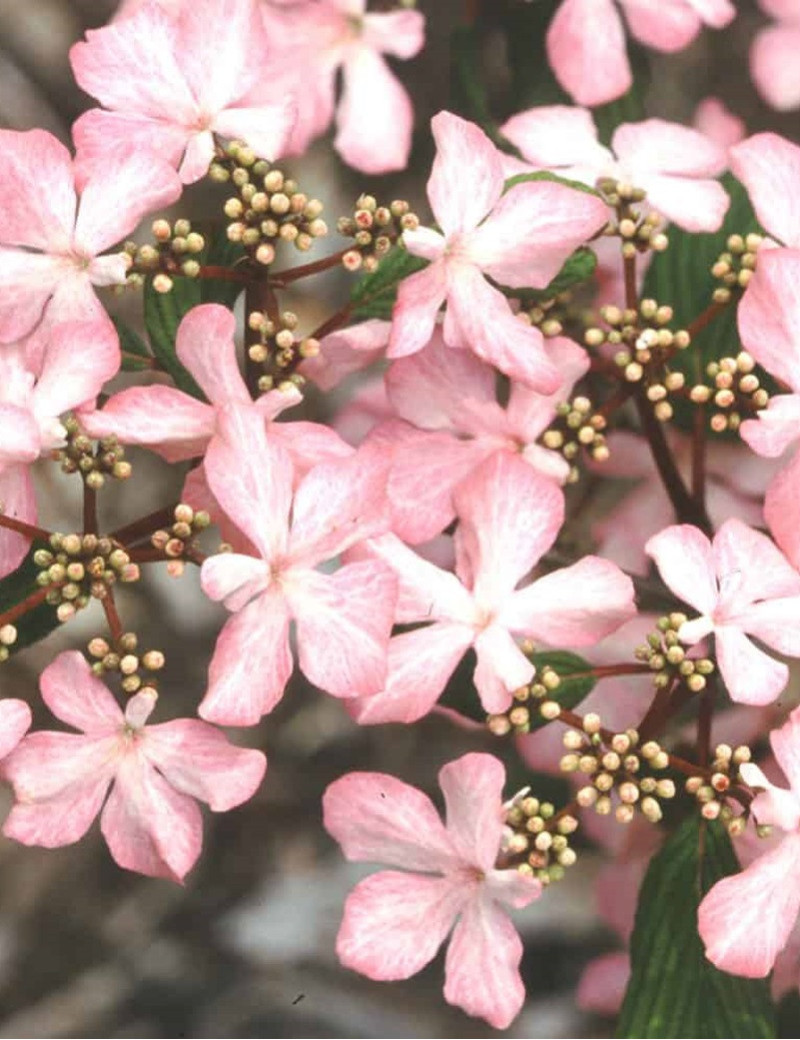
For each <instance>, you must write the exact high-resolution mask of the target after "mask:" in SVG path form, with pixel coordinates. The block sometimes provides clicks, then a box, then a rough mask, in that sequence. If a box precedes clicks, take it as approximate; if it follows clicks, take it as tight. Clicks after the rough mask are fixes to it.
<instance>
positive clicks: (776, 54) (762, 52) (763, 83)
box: [750, 25, 800, 112]
mask: <svg viewBox="0 0 800 1040" xmlns="http://www.w3.org/2000/svg"><path fill="white" fill-rule="evenodd" d="M798 48H800V26H797V25H768V26H766V27H765V28H763V29H762V30H761V31H760V32H758V33H756V36H755V38H754V40H753V43H752V45H751V47H750V77H751V79H752V80H753V83H754V84H755V87H756V90H757V91H758V92H759V94H760V95H761V97H762V98H763V99H764V100H765V101H766V103H767V104H768V105H771V106H772V108H776V109H777V110H778V111H779V112H788V111H790V110H791V109H793V108H797V107H798V105H800V73H799V72H798V69H797V51H798Z"/></svg>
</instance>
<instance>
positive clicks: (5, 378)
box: [0, 321, 120, 577]
mask: <svg viewBox="0 0 800 1040" xmlns="http://www.w3.org/2000/svg"><path fill="white" fill-rule="evenodd" d="M119 364H120V350H119V341H118V339H117V334H116V332H115V331H114V328H113V326H112V325H111V323H110V322H106V321H92V322H64V323H63V324H60V325H57V326H54V327H53V328H52V330H51V333H50V339H49V342H48V343H47V348H46V350H45V353H44V357H43V359H42V363H41V365H33V364H31V361H30V359H29V358H28V357H27V355H26V349H25V345H24V344H13V345H8V346H0V509H2V511H3V513H5V514H6V515H7V516H10V517H13V518H15V519H17V520H24V521H26V522H27V523H35V522H36V514H37V511H36V497H35V494H34V489H33V482H32V479H31V473H30V466H31V464H32V463H33V462H35V461H36V460H37V459H38V458H40V457H41V456H43V455H46V454H47V453H48V452H50V451H52V450H53V449H54V448H60V447H63V445H64V444H65V443H66V440H65V438H66V432H67V431H66V430H65V428H64V426H63V425H62V423H61V420H60V416H62V415H63V414H64V412H67V411H69V410H70V409H73V408H78V407H80V406H85V405H89V404H93V403H94V400H95V398H96V397H97V395H98V394H99V392H100V390H101V389H102V387H103V385H104V383H105V382H106V381H107V380H109V379H111V378H112V377H113V376H114V375H116V373H117V370H118V369H119ZM29 546H30V540H29V539H28V538H25V537H24V536H23V535H20V534H17V533H16V532H14V531H10V530H9V529H8V528H5V527H0V577H4V576H5V575H6V574H9V573H10V572H11V571H13V570H15V569H16V568H17V567H18V566H19V564H20V563H21V562H22V559H23V557H24V556H25V553H26V552H27V551H28V548H29Z"/></svg>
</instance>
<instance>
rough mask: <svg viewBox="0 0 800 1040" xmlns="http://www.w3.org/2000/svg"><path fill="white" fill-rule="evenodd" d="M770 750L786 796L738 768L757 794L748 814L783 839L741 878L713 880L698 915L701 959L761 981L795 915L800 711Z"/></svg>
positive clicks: (774, 736)
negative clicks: (703, 948) (702, 945)
mask: <svg viewBox="0 0 800 1040" xmlns="http://www.w3.org/2000/svg"><path fill="white" fill-rule="evenodd" d="M770 743H771V744H772V750H773V752H774V753H775V758H776V759H777V760H778V763H779V764H780V766H781V768H782V769H783V772H784V773H785V774H786V778H787V779H788V781H789V789H788V790H787V789H785V788H782V787H775V786H774V785H773V784H771V783H770V782H769V780H767V778H766V777H765V776H764V774H763V772H762V771H761V769H759V767H758V766H757V765H755V764H754V763H751V762H748V763H746V764H745V765H742V766H740V773H741V775H742V779H743V780H744V781H745V783H747V784H749V785H750V786H751V787H756V788H763V791H762V793H760V794H758V795H757V796H756V798H755V799H754V801H753V803H752V805H751V809H752V812H753V816H754V817H755V819H756V820H757V822H758V823H759V824H771V825H772V826H774V827H778V828H780V830H782V831H783V832H784V836H783V839H782V840H781V841H780V842H779V843H777V844H774V843H771V847H768V850H767V851H766V852H765V853H764V854H763V855H761V856H758V857H757V858H756V859H754V860H753V862H751V863H750V865H749V866H748V867H747V869H746V870H744V871H742V873H741V874H734V875H732V876H731V877H726V878H723V879H722V881H718V882H717V884H716V885H714V887H713V888H712V889H711V891H710V892H709V893H708V895H707V896H706V897H705V899H704V900H703V902H702V903H701V904H700V909H699V912H698V925H699V930H700V937H701V938H702V940H703V942H704V943H705V946H706V957H708V959H709V960H710V961H711V962H712V963H713V964H715V965H716V966H717V967H718V968H721V969H722V970H723V971H729V972H732V973H733V974H734V975H745V976H747V977H748V978H763V977H764V976H766V975H768V974H769V973H770V971H771V970H772V967H773V965H774V963H775V959H776V957H777V956H778V954H779V953H780V952H781V950H783V949H784V947H785V946H786V945H787V943H788V941H789V939H790V937H791V933H792V931H793V929H794V927H795V922H796V920H797V915H798V912H799V911H800V886H799V885H798V884H797V875H798V871H800V765H799V764H800V710H798V709H795V710H794V711H793V712H792V714H791V715H790V716H789V719H788V721H787V722H786V724H785V725H784V726H782V727H781V729H779V730H774V731H773V732H772V733H771V734H770Z"/></svg>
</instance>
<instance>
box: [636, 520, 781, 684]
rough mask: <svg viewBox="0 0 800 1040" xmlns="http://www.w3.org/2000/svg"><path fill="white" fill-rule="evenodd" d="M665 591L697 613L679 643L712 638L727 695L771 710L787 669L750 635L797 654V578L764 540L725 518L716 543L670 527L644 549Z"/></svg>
mask: <svg viewBox="0 0 800 1040" xmlns="http://www.w3.org/2000/svg"><path fill="white" fill-rule="evenodd" d="M645 549H646V551H647V553H648V555H649V556H651V557H652V558H653V560H654V561H655V563H656V566H657V567H658V569H659V572H660V573H661V577H662V579H663V580H664V582H665V583H666V585H667V586H668V587H669V588H670V589H671V590H672V592H674V593H675V595H676V596H677V597H678V598H679V599H681V600H683V602H684V603H688V604H689V605H690V606H692V607H694V608H695V609H696V610H698V611H699V612H700V616H699V617H697V618H694V619H691V620H689V621H687V622H685V623H684V624H683V625H682V626H681V628H680V630H679V633H678V634H679V636H680V638H681V641H682V642H684V643H687V644H689V645H693V644H695V643H697V642H699V641H700V640H701V639H704V638H705V637H706V636H707V635H710V634H711V633H713V634H714V640H715V647H716V653H717V663H718V665H719V670H720V673H721V675H722V678H723V680H724V682H725V685H726V686H727V688H728V692H729V693H730V695H731V698H732V699H733V700H734V701H739V702H740V703H743V704H769V702H770V701H773V700H775V698H776V697H777V696H778V694H780V693H781V691H782V690H783V689H784V688H785V686H786V683H787V681H788V677H789V669H788V668H787V667H786V665H785V664H783V663H781V662H779V661H776V660H775V659H774V658H772V657H770V656H769V655H768V654H765V653H764V651H763V650H760V649H759V648H758V647H757V646H756V645H755V643H753V642H752V641H751V640H750V639H749V638H748V637H749V636H754V637H755V638H756V639H758V640H759V641H760V642H762V643H764V644H765V645H766V646H768V647H770V648H771V649H773V650H777V651H778V652H779V653H782V654H788V655H790V656H793V657H796V656H800V574H798V573H797V571H795V570H794V568H793V567H792V566H791V565H790V564H789V562H788V561H787V560H786V558H785V557H784V556H783V554H782V553H781V552H780V550H779V549H777V548H776V546H775V545H774V543H773V542H772V541H771V539H769V538H768V537H767V536H766V535H764V534H761V533H760V532H759V531H754V530H753V529H752V528H750V527H748V526H747V525H746V524H743V523H742V522H741V521H740V520H728V521H726V523H724V524H723V525H722V527H721V528H720V529H719V531H718V532H717V534H716V535H715V536H714V541H713V543H711V542H709V540H708V538H706V536H705V535H704V534H703V533H702V532H701V531H699V530H698V529H697V528H696V527H690V526H689V525H688V524H681V525H678V526H675V527H668V528H667V529H666V530H664V531H662V532H661V533H660V534H657V535H656V536H655V537H654V538H651V539H650V541H649V542H648V543H647V545H646V546H645Z"/></svg>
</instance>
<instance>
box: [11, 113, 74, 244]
mask: <svg viewBox="0 0 800 1040" xmlns="http://www.w3.org/2000/svg"><path fill="white" fill-rule="evenodd" d="M75 209H76V198H75V185H74V182H73V174H72V160H71V158H70V154H69V152H68V151H67V149H66V148H65V147H64V145H63V144H61V142H60V141H58V140H57V139H56V138H55V137H53V135H52V134H50V133H48V132H47V131H46V130H28V131H26V132H24V133H20V132H18V131H16V130H0V242H3V243H4V244H5V245H11V246H26V247H28V248H31V249H42V250H44V251H45V252H58V251H63V250H66V249H67V248H68V247H69V243H70V240H71V238H72V228H73V225H74V223H75Z"/></svg>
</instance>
